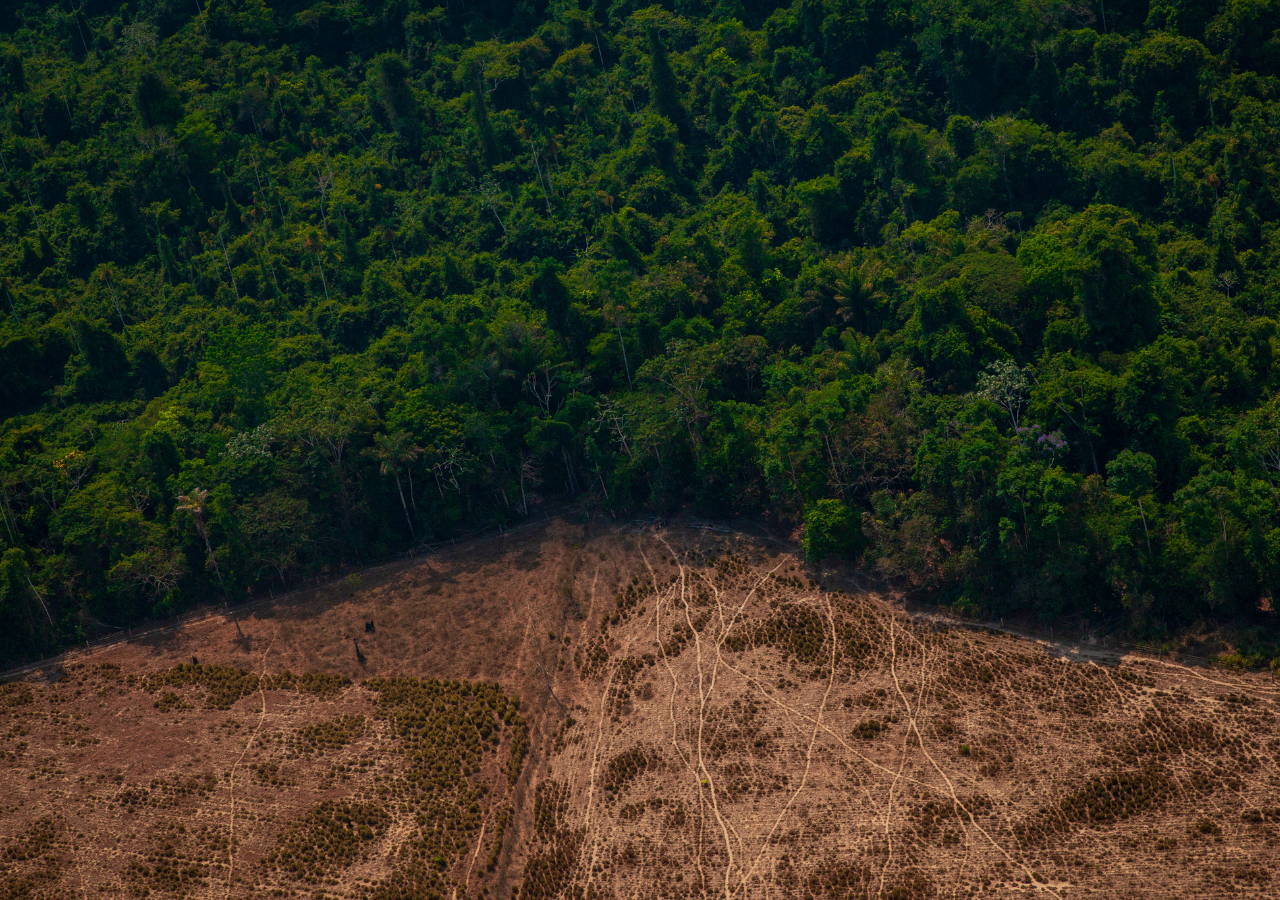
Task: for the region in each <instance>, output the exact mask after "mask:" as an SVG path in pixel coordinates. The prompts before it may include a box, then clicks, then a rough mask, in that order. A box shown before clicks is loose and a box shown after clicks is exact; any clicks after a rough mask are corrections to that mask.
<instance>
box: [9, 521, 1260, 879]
mask: <svg viewBox="0 0 1280 900" xmlns="http://www.w3.org/2000/svg"><path fill="white" fill-rule="evenodd" d="M818 577H819V576H818V574H817V573H815V572H813V571H811V570H810V569H808V568H806V566H805V565H804V564H803V563H802V562H801V561H799V560H798V559H797V558H796V557H795V556H794V555H793V554H792V553H790V552H786V551H784V550H783V549H782V548H781V545H778V544H776V543H771V542H767V541H763V540H756V539H753V538H748V537H745V536H741V535H729V534H721V533H717V532H713V531H708V530H695V529H690V528H680V527H674V526H673V527H671V528H668V529H652V528H650V529H642V528H637V527H623V526H618V525H616V524H614V523H607V524H606V523H596V524H567V523H564V522H555V523H548V524H547V525H545V526H539V527H537V528H530V529H526V530H524V531H522V532H520V533H518V534H514V535H511V536H509V537H507V538H498V539H493V540H489V541H486V542H484V543H482V544H477V545H472V546H469V547H464V548H459V549H457V550H455V551H452V552H451V553H449V554H442V555H441V556H437V557H434V558H432V559H430V560H428V561H424V562H419V563H415V564H406V565H403V566H400V567H395V568H392V569H388V570H383V571H382V572H381V573H379V575H378V576H377V577H376V578H373V579H370V578H366V579H365V581H364V583H363V584H361V585H360V586H358V587H354V586H348V587H343V588H334V589H329V590H328V591H326V592H322V593H321V594H320V595H318V596H316V597H314V598H310V599H308V600H307V601H306V602H302V603H296V604H292V605H288V606H279V607H276V608H273V609H270V610H262V611H259V612H257V613H255V614H253V615H250V616H247V617H245V618H242V619H240V620H239V621H238V622H233V621H231V620H229V619H228V620H225V621H224V620H212V621H210V622H206V623H201V624H200V625H197V626H194V627H190V628H187V629H185V630H183V631H180V632H178V633H176V634H164V635H157V636H154V637H152V638H147V639H141V640H138V641H135V642H133V643H131V644H127V645H121V646H118V647H115V648H112V649H111V650H110V651H107V652H106V653H102V654H98V655H95V656H92V657H85V658H83V659H80V660H76V661H73V662H71V663H68V664H67V665H66V666H65V667H64V668H63V669H62V670H60V671H58V672H49V673H45V675H44V677H33V678H30V679H28V680H26V681H22V682H15V683H11V684H9V685H6V686H3V687H0V898H19V897H33V898H34V897H90V896H103V895H117V896H121V897H143V896H151V895H155V896H163V897H170V896H172V897H217V898H233V897H234V898H240V897H246V898H247V897H259V896H291V897H304V896H305V897H320V896H326V897H353V898H354V897H358V898H365V897H368V898H377V900H384V898H385V900H391V898H410V897H415V898H416V897H422V898H428V897H458V898H461V897H503V898H505V897H519V898H521V900H536V898H556V897H564V898H631V897H635V898H655V900H656V898H676V897H703V896H706V897H724V898H755V897H779V898H781V897H805V898H833V900H834V898H872V897H874V898H892V900H909V898H934V897H938V898H942V897H968V896H994V897H1009V896H1022V895H1026V894H1033V893H1034V894H1041V895H1045V896H1057V897H1073V896H1084V895H1097V896H1108V897H1124V896H1134V897H1146V896H1151V895H1154V894H1156V893H1160V894H1163V895H1165V896H1168V897H1249V896H1258V897H1263V896H1268V897H1270V896H1277V895H1278V894H1280V871H1278V870H1277V860H1278V859H1280V768H1278V766H1277V762H1276V756H1277V751H1280V733H1278V732H1277V729H1276V720H1275V716H1276V713H1277V711H1278V710H1277V703H1278V702H1280V692H1278V691H1277V688H1276V686H1275V685H1273V684H1272V683H1271V681H1270V679H1269V678H1268V677H1266V676H1257V675H1248V674H1241V675H1225V674H1222V673H1219V672H1210V671H1208V670H1205V671H1200V670H1194V669H1189V668H1182V667H1178V666H1172V665H1168V664H1161V663H1159V662H1151V661H1145V660H1132V659H1130V660H1124V659H1122V660H1118V661H1106V660H1101V661H1099V660H1093V661H1089V662H1083V663H1082V662H1078V661H1072V660H1071V659H1064V658H1062V656H1061V654H1058V653H1056V652H1054V648H1053V647H1047V646H1044V645H1040V644H1036V643H1033V642H1030V641H1024V640H1019V639H1017V638H1014V637H1010V636H1007V635H1000V634H992V633H985V632H976V631H971V630H966V629H963V628H953V627H941V626H939V625H937V624H935V623H927V622H921V621H917V620H913V619H911V618H910V617H908V616H906V615H904V614H903V613H902V612H901V610H900V609H897V608H895V607H894V606H893V605H891V604H889V603H887V602H885V601H884V600H882V599H881V598H879V597H877V596H874V595H870V594H851V593H844V592H842V591H837V590H827V589H823V587H822V586H821V585H819V584H818V583H816V582H815V581H813V580H811V579H815V578H818ZM823 583H824V584H825V585H826V586H827V587H833V586H834V585H835V584H837V583H839V584H848V582H846V581H843V580H841V579H837V578H827V579H826V580H825V581H824V582H823ZM366 622H373V623H374V630H373V631H371V632H369V631H366ZM357 642H358V647H359V657H358V656H357V649H356V648H357Z"/></svg>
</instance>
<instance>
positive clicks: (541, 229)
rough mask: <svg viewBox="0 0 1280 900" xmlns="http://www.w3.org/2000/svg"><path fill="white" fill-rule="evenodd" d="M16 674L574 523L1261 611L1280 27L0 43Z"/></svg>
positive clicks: (8, 509) (973, 21)
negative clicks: (507, 529) (492, 539)
mask: <svg viewBox="0 0 1280 900" xmlns="http://www.w3.org/2000/svg"><path fill="white" fill-rule="evenodd" d="M0 6H2V7H3V8H2V9H0V91H2V92H3V101H4V103H3V105H4V117H3V119H2V120H0V159H2V161H3V171H2V172H0V230H2V231H3V234H4V240H3V241H2V242H0V293H2V294H3V297H0V373H2V374H0V515H2V517H3V523H2V524H0V653H3V654H4V655H5V656H7V657H9V658H18V657H21V656H24V655H29V654H31V653H34V652H37V651H41V650H45V649H49V648H53V647H56V646H58V645H60V644H63V643H65V642H67V641H71V640H80V639H84V638H85V637H89V636H95V635H98V634H102V633H105V632H106V631H109V630H110V629H114V628H122V627H125V626H127V625H129V624H132V623H134V622H137V621H138V620H140V619H141V618H143V617H145V616H160V615H166V614H172V613H175V612H179V611H181V610H182V609H184V608H188V607H190V606H192V605H195V604H199V603H207V602H217V601H223V600H226V601H228V602H232V603H234V602H238V601H242V600H243V599H245V598H246V597H247V596H250V595H253V594H254V593H258V592H264V591H265V590H267V589H268V588H269V587H271V586H272V585H273V584H274V585H275V586H276V587H281V586H284V585H287V584H289V583H294V582H296V581H297V580H298V579H300V578H302V577H305V576H307V575H315V574H321V573H323V572H330V571H336V570H338V569H340V568H342V567H346V566H356V565H361V564H365V563H367V562H370V561H372V560H375V559H379V558H383V557H385V556H387V555H389V554H391V553H393V552H396V551H398V550H402V549H404V548H407V547H409V546H413V545H415V544H417V543H418V542H421V541H424V540H425V541H432V540H438V539H440V538H445V537H449V536H452V535H456V534H459V533H461V532H464V531H468V530H472V529H476V528H481V527H486V526H490V525H494V524H498V523H510V522H513V521H516V520H518V519H520V518H522V517H524V516H526V515H528V514H529V513H530V512H531V511H532V510H534V509H535V508H537V507H538V506H539V505H540V504H545V503H547V502H550V501H553V500H558V499H564V498H574V499H576V500H577V501H579V502H582V503H587V504H592V505H594V506H596V507H597V508H600V509H604V510H608V511H612V512H619V513H621V512H631V511H634V510H641V509H645V510H651V511H656V512H659V513H669V512H671V511H674V510H678V509H692V510H695V511H697V512H698V513H701V514H706V515H756V514H762V513H767V514H769V515H772V516H775V517H777V518H779V519H781V520H783V521H785V522H789V523H792V524H794V525H795V526H796V527H798V528H803V527H806V526H807V527H808V528H809V529H810V530H811V531H812V534H809V535H807V538H806V547H808V548H809V551H810V553H811V554H812V555H813V556H815V557H821V556H825V555H828V554H833V553H834V554H837V555H844V556H846V557H852V558H856V559H859V560H861V562H862V563H863V564H865V565H866V566H867V567H868V568H869V569H870V570H872V571H874V572H876V573H878V574H879V575H880V576H883V577H885V578H889V579H894V580H895V581H896V583H898V584H900V585H903V586H905V587H907V588H909V589H911V590H913V591H917V592H920V593H921V594H924V595H928V596H930V597H932V598H934V599H936V600H938V601H941V602H944V603H950V604H955V605H957V606H959V607H961V608H963V609H966V610H972V611H987V612H992V611H1008V610H1016V609H1017V610H1031V611H1034V612H1036V613H1038V614H1040V615H1042V616H1044V617H1045V618H1046V619H1051V618H1056V617H1061V616H1067V615H1083V616H1087V617H1094V618H1097V617H1112V618H1120V619H1123V620H1125V621H1127V622H1129V623H1130V625H1131V627H1133V628H1135V629H1138V630H1146V631H1159V630H1161V629H1165V628H1170V627H1175V626H1177V625H1178V624H1180V623H1185V622H1189V621H1194V620H1197V619H1201V618H1206V617H1226V616H1231V617H1257V621H1259V622H1266V621H1269V618H1268V616H1266V615H1264V614H1263V613H1262V612H1260V610H1267V609H1269V608H1270V604H1271V598H1272V597H1273V596H1274V595H1275V592H1276V590H1277V588H1278V587H1280V393H1278V391H1280V371H1278V370H1277V366H1278V360H1277V354H1280V334H1278V333H1277V324H1276V318H1277V316H1278V315H1280V274H1277V273H1280V229H1278V228H1277V210H1278V207H1280V171H1278V170H1277V167H1276V162H1275V161H1276V160H1277V159H1278V158H1280V126H1277V122H1278V121H1280V33H1278V32H1277V29H1278V28H1280V0H1250V2H1236V0H1223V2H1213V0H1203V2H1186V0H1112V2H1110V3H1106V4H1103V3H1099V2H1094V0H1086V2H1080V3H1063V2H1057V0H1015V2H998V3H997V2H989V0H883V2H875V3H872V2H864V0H792V2H790V3H783V2H773V0H718V2H715V3H712V2H710V0H668V2H666V3H663V4H654V5H643V4H641V3H638V2H632V0H613V2H609V0H576V2H575V0H564V2H561V0H557V2H537V0H521V2H511V0H484V2H473V3H445V2H442V0H349V2H344V3H342V4H333V3H327V2H313V0H203V2H200V3H196V2H185V3H180V2H176V0H135V2H131V3H127V4H126V3H117V2H113V0H86V2H82V3H80V4H79V5H78V6H77V5H73V4H69V3H55V2H51V0H49V2H45V0H28V2H22V0H15V2H11V3H5V4H0Z"/></svg>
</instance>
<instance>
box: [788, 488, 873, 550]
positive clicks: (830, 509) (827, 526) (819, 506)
mask: <svg viewBox="0 0 1280 900" xmlns="http://www.w3.org/2000/svg"><path fill="white" fill-rule="evenodd" d="M800 543H801V546H803V547H804V555H805V556H807V557H808V558H809V559H810V560H812V561H814V562H817V561H818V560H820V559H826V558H827V557H828V556H844V557H856V556H857V555H858V553H859V552H861V550H862V548H863V544H864V541H863V537H862V524H861V523H860V522H859V521H858V516H857V513H856V512H854V511H853V510H851V509H849V507H848V506H846V505H845V504H844V503H843V502H842V501H840V500H818V501H817V502H815V503H813V504H812V505H810V506H809V508H808V509H806V510H805V512H804V537H803V538H801V541H800Z"/></svg>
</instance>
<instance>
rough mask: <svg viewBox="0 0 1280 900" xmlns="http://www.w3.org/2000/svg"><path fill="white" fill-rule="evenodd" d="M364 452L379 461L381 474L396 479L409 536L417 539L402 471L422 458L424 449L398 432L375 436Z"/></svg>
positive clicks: (401, 432)
mask: <svg viewBox="0 0 1280 900" xmlns="http://www.w3.org/2000/svg"><path fill="white" fill-rule="evenodd" d="M364 452H365V453H366V454H367V455H369V456H371V457H373V458H374V459H376V460H377V461H378V463H379V465H378V472H379V473H380V474H382V475H384V476H385V475H391V476H392V477H393V478H395V480H396V491H398V492H399V494H400V507H401V509H403V510H404V520H405V522H406V523H407V524H408V525H409V536H410V537H416V535H415V534H414V531H413V518H412V517H411V516H410V515H409V504H407V503H406V502H405V499H404V488H403V487H402V486H401V484H400V469H401V468H402V467H407V466H408V465H409V464H410V463H411V462H413V461H414V460H415V459H417V458H418V457H419V456H421V455H422V448H421V447H419V446H417V445H415V444H414V443H413V442H412V440H411V439H410V437H409V435H408V434H406V433H405V432H403V431H397V432H395V433H393V434H375V435H374V436H373V446H372V447H369V448H367V449H366V450H365V451H364Z"/></svg>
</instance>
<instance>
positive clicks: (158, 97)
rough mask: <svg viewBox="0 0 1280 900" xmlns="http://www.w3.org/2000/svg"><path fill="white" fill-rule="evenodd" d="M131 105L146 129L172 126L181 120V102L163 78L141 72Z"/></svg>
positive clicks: (148, 72) (152, 73) (151, 73)
mask: <svg viewBox="0 0 1280 900" xmlns="http://www.w3.org/2000/svg"><path fill="white" fill-rule="evenodd" d="M133 104H134V108H135V109H137V111H138V118H139V119H140V120H141V121H142V124H143V126H145V127H146V128H156V127H158V126H173V125H176V124H177V122H178V120H179V119H181V118H182V101H181V100H179V99H178V95H177V94H175V93H174V91H173V87H172V86H171V85H170V84H169V83H168V81H167V80H166V79H165V78H164V76H162V75H160V74H159V73H157V72H154V71H150V70H148V71H146V72H143V73H142V75H141V76H139V78H138V85H137V87H135V88H134V89H133Z"/></svg>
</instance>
